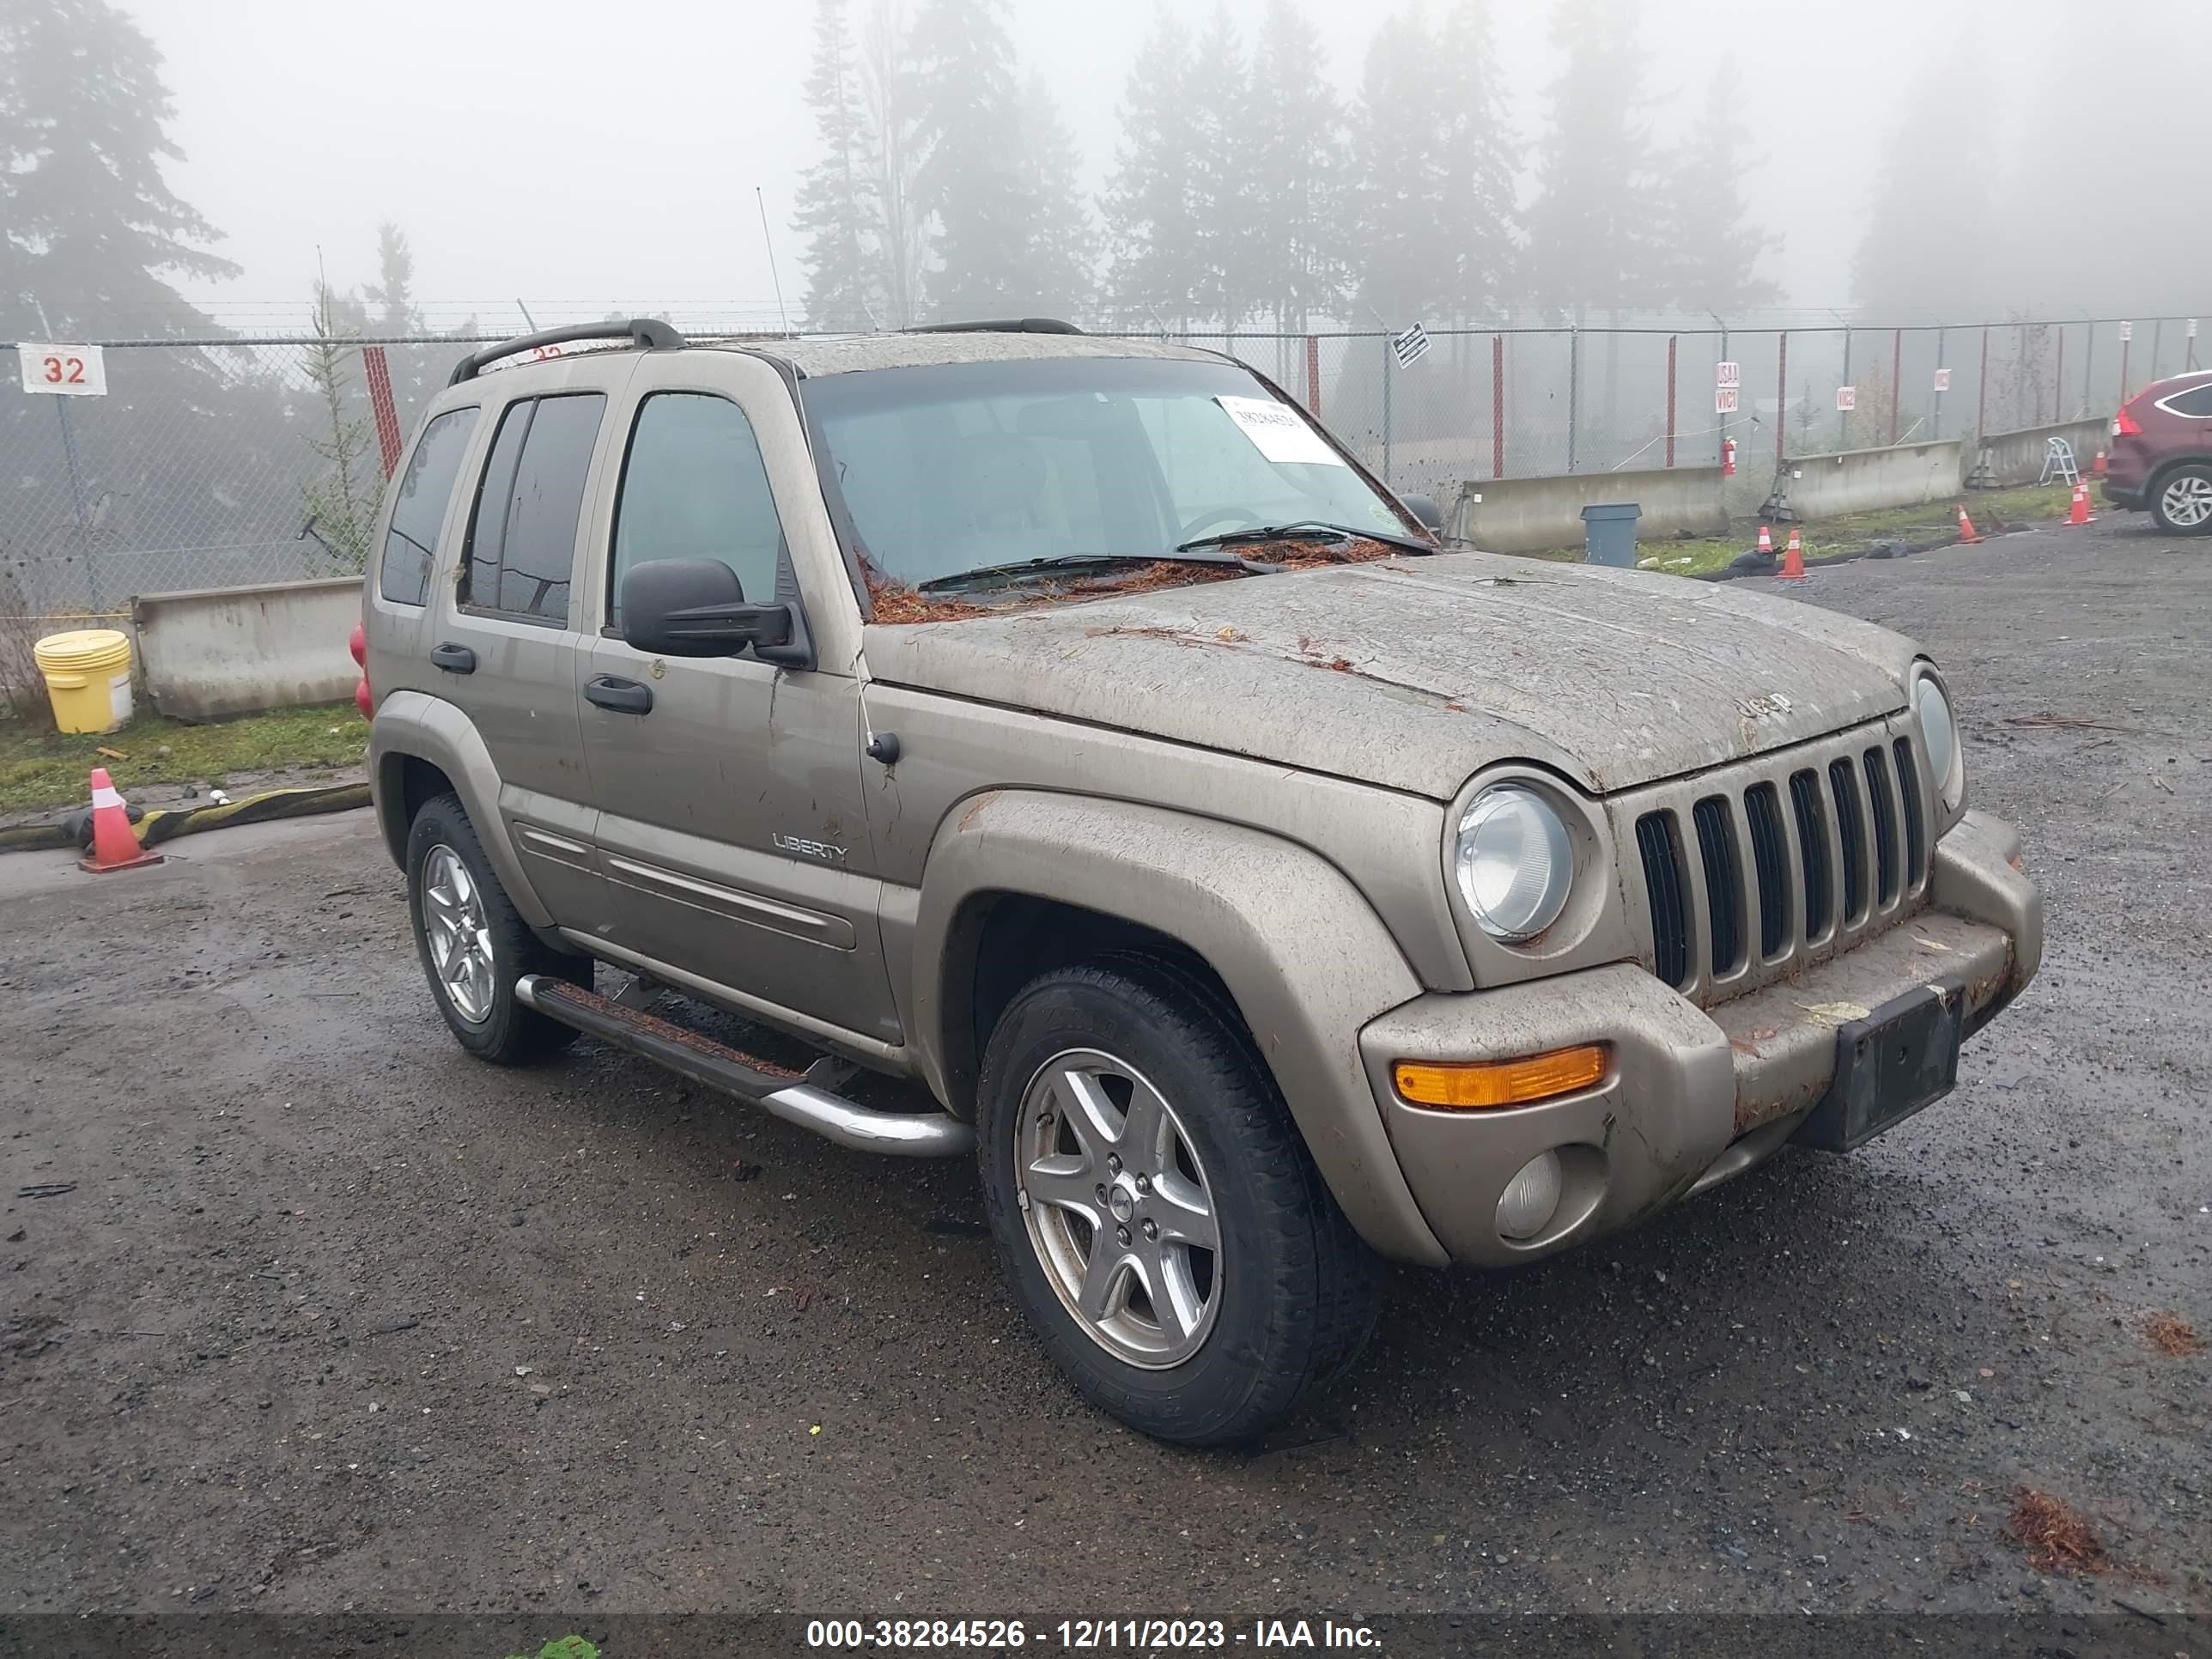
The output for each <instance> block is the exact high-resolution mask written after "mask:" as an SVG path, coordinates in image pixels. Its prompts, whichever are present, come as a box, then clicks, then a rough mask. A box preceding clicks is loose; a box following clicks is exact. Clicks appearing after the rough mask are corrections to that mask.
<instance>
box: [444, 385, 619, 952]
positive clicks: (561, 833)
mask: <svg viewBox="0 0 2212 1659" xmlns="http://www.w3.org/2000/svg"><path fill="white" fill-rule="evenodd" d="M630 367H631V364H630V363H629V361H628V360H621V362H620V366H619V368H615V367H611V366H610V365H603V364H593V365H590V366H588V367H587V368H586V367H585V366H581V365H580V366H579V368H576V369H570V370H567V371H565V373H564V374H563V377H562V378H563V380H565V381H566V382H567V384H565V385H562V386H561V388H560V389H559V390H554V391H548V392H545V393H544V394H543V395H533V396H529V397H523V398H515V399H514V400H513V401H512V402H510V403H508V404H507V405H506V406H505V407H504V408H501V409H500V410H496V411H495V415H494V416H493V418H495V420H496V422H497V426H496V428H495V431H494V433H493V435H492V437H491V441H490V442H489V445H488V446H487V447H485V449H484V460H483V466H482V470H481V471H479V473H478V474H477V479H476V488H475V494H474V498H473V501H472V502H471V507H470V511H469V518H468V525H467V531H466V534H465V538H464V539H463V542H462V544H461V553H460V559H459V565H458V567H457V568H456V569H455V572H454V577H453V586H452V589H451V591H450V592H448V593H447V595H446V596H445V603H444V605H443V606H442V607H441V614H440V615H439V616H438V617H437V619H436V623H435V627H434V628H433V629H432V635H433V637H432V639H431V641H430V647H429V653H428V656H429V661H430V663H431V664H432V665H433V666H434V667H435V669H437V670H438V671H439V676H438V677H439V678H440V679H441V681H442V684H441V685H440V686H439V687H438V688H437V689H438V690H439V693H440V695H441V696H444V697H446V698H447V700H449V701H451V702H454V703H456V704H458V705H459V707H460V708H462V709H463V710H464V711H465V712H466V714H468V716H469V719H470V720H471V723H473V724H474V726H475V727H476V729H477V733H478V735H479V736H481V737H482V738H483V741H484V744H485V746H486V747H487V748H488V749H489V750H490V751H491V758H492V763H493V764H494V765H495V767H496V768H497V769H498V771H499V776H500V796H499V810H500V811H501V816H502V817H504V818H505V819H506V821H507V825H508V828H509V830H510V833H511V834H512V836H513V842H514V847H515V850H516V852H517V854H519V855H520V858H521V860H522V863H523V867H524V870H525V872H526V875H527V878H528V879H529V882H530V884H531V886H532V888H533V889H534V890H536V892H537V893H538V896H539V898H540V899H541V900H543V901H544V904H545V907H546V908H547V909H549V910H550V911H551V912H552V914H553V916H554V919H555V921H556V922H560V923H562V924H564V925H575V924H577V923H578V922H579V921H581V920H583V919H585V918H587V917H589V916H590V915H592V914H593V912H594V911H595V909H596V906H597V902H598V899H599V895H600V893H601V892H602V891H603V884H602V883H601V882H600V879H599V873H598V869H597V866H596V862H595V860H594V856H593V854H592V836H593V832H594V830H595V829H596V828H597V823H598V817H599V814H598V811H597V810H596V808H595V807H594V806H593V805H592V799H591V787H590V783H589V774H588V773H587V772H586V769H585V765H584V746H583V733H582V731H581V729H580V726H579V723H578V720H577V716H576V708H577V682H578V678H579V677H580V671H581V669H582V665H583V659H584V657H585V655H586V652H587V650H588V643H587V640H586V635H585V634H584V633H583V632H582V628H583V623H582V621H581V618H580V606H579V605H578V595H577V592H576V586H575V572H576V567H577V562H578V557H579V553H580V547H581V533H580V528H579V526H580V524H582V523H583V522H585V521H586V519H587V517H588V515H587V514H586V512H585V510H584V509H585V507H586V503H587V502H589V501H591V499H592V494H593V492H594V490H595V489H597V487H598V484H599V467H600V452H601V451H602V449H603V448H604V447H605V443H604V441H603V435H604V433H605V428H606V426H607V418H606V417H607V407H608V404H609V401H610V398H611V392H612V391H613V390H614V386H611V385H608V384H607V382H608V381H609V380H612V381H614V382H615V384H617V385H618V384H619V382H620V380H623V379H626V378H627V374H628V372H629V368H630ZM533 378H539V377H537V376H535V375H534V374H533ZM580 379H581V380H584V381H585V384H584V385H582V386H576V385H575V381H576V380H580ZM594 380H596V381H597V382H598V383H597V384H593V383H592V382H593V381H594Z"/></svg>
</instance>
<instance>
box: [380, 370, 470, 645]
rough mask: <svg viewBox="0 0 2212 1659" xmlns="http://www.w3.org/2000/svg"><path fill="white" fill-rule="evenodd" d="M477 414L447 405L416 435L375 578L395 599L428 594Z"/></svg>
mask: <svg viewBox="0 0 2212 1659" xmlns="http://www.w3.org/2000/svg"><path fill="white" fill-rule="evenodd" d="M476 424H477V410H474V409H449V410H447V411H446V412H445V413H444V414H442V415H441V416H438V418H437V419H436V420H435V421H433V422H430V424H429V425H428V426H426V427H424V428H422V436H421V437H420V438H417V439H416V441H415V453H414V455H413V456H412V457H411V458H410V459H409V461H408V463H407V471H405V473H404V474H403V475H402V476H401V477H400V480H399V499H398V501H394V502H393V503H392V527H391V529H390V530H389V531H387V532H386V534H385V538H384V559H383V562H382V565H381V568H380V571H379V574H378V576H377V582H376V591H377V592H379V593H380V594H382V595H383V596H384V597H385V598H386V599H390V600H391V601H392V603H393V604H394V605H422V604H425V603H427V602H428V599H429V597H430V567H431V566H432V565H433V564H435V562H437V558H438V530H439V527H440V526H441V525H443V524H444V523H445V522H446V506H447V502H448V501H451V500H452V499H453V483H454V481H455V480H456V479H458V478H459V477H460V476H461V452H462V451H464V450H465V449H466V448H467V447H469V434H470V433H471V432H472V431H474V430H475V429H476Z"/></svg>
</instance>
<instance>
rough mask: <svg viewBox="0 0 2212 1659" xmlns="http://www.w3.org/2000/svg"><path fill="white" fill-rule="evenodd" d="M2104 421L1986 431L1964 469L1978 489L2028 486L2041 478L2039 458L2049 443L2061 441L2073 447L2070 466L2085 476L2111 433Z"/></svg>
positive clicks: (2109, 424) (2043, 454)
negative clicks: (1972, 458) (2073, 466)
mask: <svg viewBox="0 0 2212 1659" xmlns="http://www.w3.org/2000/svg"><path fill="white" fill-rule="evenodd" d="M2111 432H2112V425H2111V423H2110V422H2106V421H2068V422H2063V424H2061V425H2058V426H2030V427H2022V428H2021V429H2020V430H2019V431H2017V432H1989V433H1984V435H1983V436H1982V444H1981V451H1980V453H1979V454H1978V456H1977V457H1976V459H1975V461H1974V463H1973V464H1972V465H1970V466H1969V467H1968V469H1967V476H1968V477H1971V478H1972V480H1973V483H1974V487H1975V488H1976V489H2009V488H2010V487H2011V486H2013V485H2015V484H2032V483H2034V482H2035V481H2036V480H2037V479H2039V478H2040V477H2042V476H2043V458H2044V457H2045V455H2046V454H2048V453H2050V450H2051V439H2053V438H2063V439H2065V440H2066V441H2067V442H2068V443H2069V444H2070V445H2072V446H2073V448H2074V465H2075V466H2077V467H2079V468H2080V469H2081V476H2082V477H2085V478H2086V477H2088V476H2089V464H2090V462H2091V461H2092V460H2093V459H2095V458H2096V454H2097V451H2098V448H2099V447H2100V446H2101V445H2102V444H2104V442H2105V441H2106V438H2107V436H2108V435H2110V434H2111Z"/></svg>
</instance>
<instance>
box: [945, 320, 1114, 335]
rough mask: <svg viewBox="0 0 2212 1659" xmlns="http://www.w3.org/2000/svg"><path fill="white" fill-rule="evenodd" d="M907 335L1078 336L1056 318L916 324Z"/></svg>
mask: <svg viewBox="0 0 2212 1659" xmlns="http://www.w3.org/2000/svg"><path fill="white" fill-rule="evenodd" d="M906 332H907V333H908V334H1080V333H1082V332H1083V331H1082V330H1081V329H1079V328H1078V327H1076V325H1074V324H1073V323H1063V322H1061V321H1060V319H1059V318H1057V317H1009V318H1006V319H1002V320H1000V321H999V322H995V323H916V324H915V325H914V326H913V327H912V328H909V329H908V330H907V331H906Z"/></svg>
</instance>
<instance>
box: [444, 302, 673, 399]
mask: <svg viewBox="0 0 2212 1659" xmlns="http://www.w3.org/2000/svg"><path fill="white" fill-rule="evenodd" d="M624 339H626V340H628V341H629V343H631V344H632V345H634V346H637V347H639V348H641V349H643V350H647V351H678V350H681V349H683V348H684V344H685V343H686V342H685V341H684V337H683V336H682V335H681V334H678V332H677V331H675V330H674V329H672V328H671V327H670V326H669V325H667V324H666V323H664V322H662V321H661V320H660V319H659V318H658V317H632V318H630V319H629V320H628V321H626V322H607V323H571V324H570V325H568V327H566V328H547V329H541V330H539V331H538V332H537V333H535V334H522V335H518V336H516V337H514V338H513V339H512V340H501V342H500V343H498V344H497V345H489V346H486V347H484V348H483V350H481V351H471V353H469V355H468V356H465V357H464V358H462V359H461V361H460V362H458V363H456V364H454V365H453V378H452V379H451V380H447V382H446V384H447V386H459V385H460V383H461V382H462V381H464V380H474V379H476V377H477V375H478V374H481V373H482V372H483V369H484V368H486V367H487V366H488V365H489V364H492V363H495V362H498V361H499V360H500V359H501V358H502V357H512V356H514V354H515V353H516V352H518V351H530V350H533V349H536V348H537V347H539V346H552V345H566V344H568V342H569V341H571V340H624Z"/></svg>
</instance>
